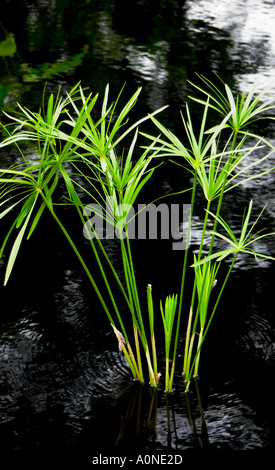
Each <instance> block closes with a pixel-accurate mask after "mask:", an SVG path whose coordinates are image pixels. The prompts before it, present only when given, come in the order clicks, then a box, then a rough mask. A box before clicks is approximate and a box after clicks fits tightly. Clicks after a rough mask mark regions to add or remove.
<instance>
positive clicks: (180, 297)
mask: <svg viewBox="0 0 275 470" xmlns="http://www.w3.org/2000/svg"><path fill="white" fill-rule="evenodd" d="M196 186H197V172H196V173H195V176H194V181H193V188H192V196H191V208H190V217H189V223H188V232H187V240H186V250H185V253H184V260H183V268H182V278H181V287H180V294H179V306H178V318H177V325H176V333H175V342H174V350H173V359H172V367H171V373H170V385H169V388H170V389H171V390H172V384H173V379H174V373H175V365H176V355H177V348H178V338H179V330H180V322H181V314H182V303H183V293H184V286H185V276H186V268H187V258H188V246H189V241H190V234H191V224H192V217H193V211H194V203H195V195H196Z"/></svg>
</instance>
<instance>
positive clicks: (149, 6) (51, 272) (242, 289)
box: [0, 0, 275, 468]
mask: <svg viewBox="0 0 275 470" xmlns="http://www.w3.org/2000/svg"><path fill="white" fill-rule="evenodd" d="M274 25H275V2H274V1H272V0H269V1H264V0H262V1H260V0H258V1H256V0H247V1H245V0H241V1H240V0H239V1H235V0H232V1H231V2H230V3H229V2H227V1H225V0H219V1H215V0H214V1H207V0H198V1H191V0H190V1H185V2H180V1H176V0H171V1H168V0H167V1H165V0H162V1H156V0H153V1H147V0H140V1H131V2H130V1H127V0H116V1H115V0H113V1H111V0H110V1H107V0H106V1H104V0H98V1H96V2H95V1H92V0H86V1H83V2H76V1H73V0H55V1H47V0H41V1H31V0H29V1H28V0H25V1H21V2H16V1H12V0H10V1H9V0H2V1H1V14H0V41H2V43H0V62H1V69H0V103H1V107H2V108H3V109H4V110H5V111H6V112H13V111H14V110H15V108H16V102H20V103H21V104H23V105H26V106H28V107H29V108H31V109H37V108H38V107H39V106H40V104H41V97H42V93H43V89H44V85H45V82H47V83H48V90H50V91H53V92H56V91H57V89H58V87H59V86H61V87H62V89H63V90H65V91H68V90H70V88H71V87H72V86H73V85H74V84H75V83H77V82H78V81H79V80H81V82H82V84H83V86H88V87H89V88H90V89H91V90H94V91H95V92H98V91H99V92H101V93H102V92H103V91H104V88H105V86H106V84H107V83H110V88H111V94H113V96H114V97H115V96H116V95H117V93H118V91H119V90H120V89H121V87H122V85H123V84H124V83H125V82H126V83H127V85H126V91H125V93H126V95H127V94H129V96H130V94H131V93H133V92H134V91H135V90H136V89H137V87H138V86H142V87H143V91H142V95H141V98H140V100H139V102H138V104H137V106H136V108H135V112H136V116H139V115H140V116H142V115H144V114H145V113H147V112H152V111H153V110H155V109H156V108H159V107H161V106H163V105H166V104H169V108H168V110H166V111H165V113H163V116H162V122H163V123H164V124H165V125H167V126H168V127H169V128H170V129H171V130H172V131H173V132H175V133H176V134H178V135H180V133H181V132H182V124H181V120H180V110H181V109H183V107H184V104H185V103H186V101H188V100H189V99H188V95H189V94H190V92H191V85H189V84H188V82H187V80H193V79H194V77H195V73H202V74H204V75H206V76H209V77H212V76H213V73H218V74H219V76H221V77H222V79H223V80H224V81H226V82H227V83H229V84H230V86H231V87H232V88H233V90H235V91H241V92H243V91H244V92H247V91H248V90H249V89H250V87H251V85H252V84H253V83H254V81H255V80H256V79H257V78H258V79H259V89H261V88H263V87H264V86H265V85H266V84H267V83H269V82H270V80H271V79H272V78H274V84H275V28H274ZM8 38H9V41H10V42H9V43H8V44H9V47H8V49H7V48H6V49H5V48H3V41H5V40H7V39H8ZM1 44H2V46H1ZM6 45H7V43H6ZM5 47H6V46H5ZM7 51H8V53H7ZM272 96H274V88H273V89H272V90H271V91H270V92H269V94H268V98H270V97H272ZM194 112H195V113H196V112H197V110H196V109H195V110H194ZM3 119H4V118H3ZM261 131H262V132H263V131H264V135H265V137H267V138H269V139H270V140H271V141H272V142H273V143H275V133H274V125H273V124H268V125H265V128H264V129H261ZM13 160H14V154H13V152H12V150H11V149H9V150H5V151H3V150H2V151H1V153H0V161H1V165H5V166H7V165H9V164H10V163H12V162H13ZM274 160H275V156H273V157H271V158H270V159H269V161H268V162H266V163H265V167H264V169H268V168H270V167H273V166H274ZM158 175H159V176H158V177H155V178H154V180H152V183H150V185H149V186H148V188H149V193H150V192H152V193H153V192H154V194H157V195H158V194H159V195H160V194H163V193H164V192H173V191H177V190H179V189H180V188H181V187H182V179H181V175H180V174H177V177H175V172H174V171H172V170H171V171H170V170H169V168H165V169H164V170H163V169H161V170H160V172H159V173H158ZM274 194H275V182H274V173H270V174H269V175H268V176H266V177H265V178H264V179H262V180H260V181H259V180H254V181H253V180H252V182H249V183H246V184H244V185H242V186H239V188H238V190H237V192H235V193H234V195H233V193H232V195H231V194H230V193H229V195H228V197H227V200H226V209H225V210H226V214H227V217H228V218H229V220H231V219H232V221H236V223H237V222H239V221H240V220H241V214H242V212H243V207H244V205H246V204H247V202H248V201H249V199H250V198H251V197H253V200H254V205H255V212H256V213H259V211H260V210H261V209H262V207H263V206H264V205H265V204H266V203H267V202H268V208H267V209H266V211H265V213H264V218H263V223H264V224H265V226H267V227H268V228H269V229H270V230H271V231H273V230H274V229H275V219H274V214H275V202H274ZM198 209H199V207H198ZM66 217H67V220H68V222H70V220H71V222H72V229H73V226H74V219H73V216H72V215H71V213H70V212H69V211H68V213H67V214H66ZM70 218H71V219H70ZM3 224H4V222H3ZM201 227H202V220H201V214H200V211H199V210H198V212H197V213H196V215H195V217H194V220H193V233H192V249H197V247H198V239H199V232H200V230H201ZM5 228H6V226H5V225H4V226H3V229H2V228H1V239H2V237H3V233H5ZM76 235H77V234H76ZM80 240H82V239H81V238H80ZM257 249H259V251H260V250H264V251H265V252H268V253H269V254H270V255H271V256H275V244H274V240H273V239H270V240H269V241H268V240H267V241H263V242H262V243H261V244H259V246H258V247H257ZM137 250H140V251H137V260H138V264H137V270H138V273H139V277H140V279H141V280H142V283H143V284H144V289H145V286H146V284H147V283H148V282H151V283H152V284H153V285H156V286H157V288H156V289H158V290H159V292H163V291H165V290H169V289H170V287H172V286H173V283H174V282H175V278H176V277H177V275H178V269H179V268H178V262H177V261H178V260H177V256H176V255H175V253H174V254H173V253H171V251H169V250H170V248H169V249H168V248H167V245H164V244H162V245H161V244H158V243H155V244H150V245H149V247H148V246H144V245H142V248H138V247H137ZM143 250H144V251H143ZM146 250H147V251H146ZM109 252H110V253H111V254H112V257H113V259H114V260H116V257H118V252H117V247H116V246H115V245H114V246H110V247H109ZM142 253H144V254H143V256H142ZM149 255H150V263H149V266H148V264H145V263H146V260H147V259H148V256H149ZM4 262H5V259H4V260H2V261H1V265H0V267H1V282H2V279H3V273H2V272H3V265H4ZM168 263H170V264H169V266H172V272H171V267H170V268H169V271H168V268H167V266H168ZM167 272H168V273H169V274H167ZM274 273H275V265H274V264H272V263H271V262H267V261H259V262H258V263H257V262H255V260H254V259H252V258H251V259H247V258H245V259H244V258H242V257H240V259H239V261H238V264H237V266H236V269H235V271H234V273H233V274H234V275H233V276H232V278H231V281H230V283H229V285H228V289H227V292H226V293H225V297H224V300H223V302H222V304H221V307H220V309H219V311H218V312H217V316H216V318H215V322H214V324H213V329H212V331H211V332H210V336H209V341H208V342H207V344H206V345H205V351H204V356H203V360H202V367H201V377H200V383H199V385H200V394H201V399H202V408H203V413H204V418H203V417H202V415H201V412H200V408H199V406H198V400H197V396H196V392H195V389H192V391H191V393H190V396H189V397H186V396H185V394H184V390H183V386H182V383H181V378H180V377H176V379H175V392H174V394H173V395H172V396H171V397H170V398H169V400H167V398H166V396H165V394H164V393H163V391H162V390H160V391H158V392H157V393H156V394H153V392H152V390H150V389H148V388H147V387H146V386H144V387H143V388H140V387H139V386H138V385H137V384H135V383H133V382H132V380H131V377H130V373H129V370H128V368H127V366H126V364H125V362H124V360H123V357H122V356H121V355H120V354H119V352H118V350H117V344H116V341H115V339H114V337H113V333H112V332H111V331H110V328H109V325H108V322H107V320H106V319H105V317H104V315H103V314H102V313H101V310H100V306H99V305H98V303H97V301H96V299H95V298H94V296H93V294H92V292H91V291H90V288H89V286H88V284H87V282H86V279H83V276H82V273H81V271H80V268H79V266H78V264H77V262H76V261H75V260H74V259H73V257H72V255H71V253H70V250H69V248H67V247H66V245H65V243H64V241H63V239H62V236H61V235H60V234H59V232H58V231H57V229H56V227H55V226H54V225H53V222H52V221H49V220H47V219H46V218H45V219H44V221H43V223H42V225H41V230H40V232H39V236H38V235H36V238H35V237H34V240H33V242H32V241H28V242H26V243H25V244H24V248H23V251H22V253H21V255H20V258H19V260H18V263H17V265H16V269H15V271H14V274H13V276H12V278H11V280H10V282H9V284H8V285H7V286H6V287H1V288H0V294H1V304H0V305H1V311H0V443H1V452H0V455H2V456H4V455H6V454H7V455H8V456H9V458H10V459H13V458H14V459H15V458H18V459H21V460H20V461H21V462H22V459H23V458H26V459H27V460H28V461H30V458H31V457H32V458H33V459H34V460H35V458H37V460H36V461H37V462H38V464H39V463H41V462H42V461H43V460H46V459H47V460H49V462H52V461H53V459H57V458H58V459H59V460H60V462H61V463H64V462H65V461H66V462H67V461H69V460H73V459H75V461H77V462H78V463H82V464H83V468H86V467H85V465H87V468H90V464H91V463H93V459H94V458H95V457H97V456H98V455H99V454H100V453H102V455H107V454H109V455H121V456H124V455H126V454H127V453H128V454H129V455H130V456H131V455H135V453H137V454H138V453H143V454H148V455H156V453H157V452H160V453H162V454H165V455H168V454H169V453H178V454H179V455H181V456H182V455H183V456H185V458H186V456H187V455H189V454H190V453H191V454H192V455H193V452H196V453H198V452H199V451H200V449H207V450H209V451H213V452H219V451H229V452H231V451H233V452H234V451H252V452H256V451H261V452H262V451H269V450H271V449H272V448H273V445H274V385H273V382H274V380H273V378H274V364H275V351H274V323H275V322H274V302H273V288H274V280H275V277H274ZM187 400H189V401H190V402H189V401H187ZM54 455H55V457H54ZM79 468H82V467H79Z"/></svg>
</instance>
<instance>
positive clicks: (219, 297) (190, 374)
mask: <svg viewBox="0 0 275 470" xmlns="http://www.w3.org/2000/svg"><path fill="white" fill-rule="evenodd" d="M238 254H239V253H236V254H235V256H234V259H233V261H232V263H231V265H230V267H229V270H228V272H227V275H226V277H225V280H224V282H223V285H222V287H221V290H220V292H219V295H218V298H217V300H216V303H215V305H214V308H213V310H212V313H211V316H210V318H209V320H208V323H207V326H206V328H205V330H204V333H203V336H202V338H201V342H200V346H199V347H198V349H197V353H196V355H195V357H194V360H193V363H192V367H191V369H190V372H189V373H188V380H189V381H190V380H191V376H192V373H193V370H194V367H195V363H196V360H197V357H198V355H199V353H200V350H201V347H202V345H203V343H204V340H205V337H206V334H207V332H208V329H209V327H210V324H211V322H212V319H213V317H214V315H215V313H216V310H217V307H218V305H219V302H220V299H221V296H222V293H223V291H224V288H225V286H226V283H227V281H228V278H229V276H230V274H231V271H232V269H233V267H234V264H235V262H236V259H237V257H238Z"/></svg>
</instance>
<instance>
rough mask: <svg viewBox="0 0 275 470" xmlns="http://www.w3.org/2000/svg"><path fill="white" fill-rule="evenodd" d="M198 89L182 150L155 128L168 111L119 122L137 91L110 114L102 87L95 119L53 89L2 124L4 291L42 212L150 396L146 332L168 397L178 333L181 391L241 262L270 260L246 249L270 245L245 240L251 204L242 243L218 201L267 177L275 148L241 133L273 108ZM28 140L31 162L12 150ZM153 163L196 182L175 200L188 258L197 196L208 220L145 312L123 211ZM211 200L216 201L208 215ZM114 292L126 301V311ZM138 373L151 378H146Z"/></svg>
mask: <svg viewBox="0 0 275 470" xmlns="http://www.w3.org/2000/svg"><path fill="white" fill-rule="evenodd" d="M202 80H203V82H204V84H205V86H206V90H205V89H204V88H201V87H200V86H198V85H194V86H195V88H196V89H198V90H199V91H200V92H202V93H203V94H204V96H205V100H204V99H199V98H195V99H194V100H195V101H196V102H198V103H199V104H200V105H201V104H202V105H203V112H202V118H201V126H200V129H199V132H198V133H197V131H196V129H194V125H193V122H192V117H191V112H190V109H189V106H188V105H187V106H186V116H184V115H183V113H182V115H181V119H182V122H183V128H184V131H185V134H186V138H187V145H186V144H185V143H183V142H182V141H181V140H180V139H178V138H177V137H176V136H175V135H174V134H173V133H172V132H171V131H170V130H169V129H167V128H166V127H164V126H163V125H162V124H161V122H160V121H159V120H158V119H157V118H156V115H157V114H159V113H160V112H161V111H163V110H164V108H165V107H164V108H161V109H158V110H156V111H154V112H153V113H151V114H150V115H149V114H148V115H147V116H145V117H143V118H141V119H139V120H138V121H136V122H134V123H133V124H131V125H129V124H128V123H129V121H128V115H129V113H130V112H131V111H132V108H133V107H134V105H135V104H136V102H137V100H138V97H139V94H140V92H141V89H140V88H139V89H138V90H137V91H136V92H135V93H134V94H133V95H132V96H131V98H130V99H129V100H128V101H126V104H124V105H123V106H122V107H120V102H121V93H122V91H121V93H119V96H118V98H117V99H116V100H115V102H114V103H112V104H109V86H108V85H107V86H106V88H105V93H104V96H103V100H102V104H101V106H100V112H99V113H98V104H99V103H98V101H99V97H98V95H93V94H92V93H89V94H86V90H84V89H83V88H82V87H81V85H80V84H77V85H76V86H75V87H74V88H73V89H72V90H71V91H70V93H66V94H65V95H64V96H62V94H61V91H60V90H59V91H58V92H57V94H56V96H55V97H54V96H53V94H51V95H50V96H49V97H48V99H46V93H44V96H43V106H42V109H41V110H40V111H39V112H34V111H31V110H28V109H27V108H23V107H22V106H20V105H19V113H18V114H16V115H14V116H10V115H7V118H8V119H9V120H10V121H11V125H12V129H11V128H10V124H9V125H7V126H5V132H6V137H5V138H4V139H3V141H2V143H1V144H0V147H1V148H4V147H6V146H8V145H14V146H16V147H17V150H18V155H19V157H20V158H18V160H17V161H16V162H15V163H14V164H13V165H12V166H11V167H10V168H3V169H0V206H1V213H0V218H1V219H2V218H3V217H5V216H8V215H10V216H11V218H12V222H11V226H10V229H9V230H8V232H7V234H6V235H5V236H4V239H3V240H2V247H1V253H0V255H1V256H2V255H3V253H5V252H6V250H7V243H8V241H9V240H11V243H12V244H11V249H10V252H9V257H8V260H7V263H6V271H5V277H4V283H5V284H6V283H7V282H8V280H9V278H10V276H11V273H12V269H13V266H14V263H15V261H16V258H17V256H18V253H19V250H20V247H21V245H22V243H23V240H24V238H26V237H27V238H30V237H31V235H32V233H33V232H34V231H35V230H38V226H39V221H40V219H41V216H42V215H43V213H44V211H45V210H47V211H48V212H49V214H50V215H51V216H52V217H53V219H54V220H55V222H56V223H57V225H58V227H59V228H60V229H61V231H62V232H63V234H64V236H65V238H66V239H67V241H68V243H69V245H70V247H71V249H72V250H73V252H74V253H75V255H76V257H77V258H78V260H79V262H80V264H81V266H82V268H83V271H84V273H85V274H86V275H87V276H88V279H89V281H90V283H91V286H92V288H93V289H94V291H95V293H96V295H97V297H98V299H99V301H100V303H101V307H102V310H103V311H104V312H105V314H106V315H107V318H108V320H109V322H110V324H111V327H112V329H113V331H114V334H115V335H116V337H117V340H118V344H119V349H120V350H121V351H122V352H123V354H124V356H125V358H126V361H127V363H128V365H129V368H130V370H131V373H132V375H133V377H134V378H135V379H137V380H139V381H140V382H144V381H145V380H149V382H150V384H151V385H152V386H153V387H157V386H159V381H160V376H161V371H160V370H159V362H158V354H159V351H160V350H162V347H161V345H159V342H160V338H159V336H158V335H157V331H156V329H155V320H156V318H157V317H159V318H160V319H161V321H162V325H163V331H164V347H163V349H164V351H165V383H164V387H165V390H166V391H167V392H171V391H172V389H173V383H174V373H175V366H176V360H177V355H178V352H179V347H180V346H179V335H180V334H182V335H184V336H185V351H184V353H183V357H184V360H183V370H182V373H183V377H184V379H185V388H186V390H188V389H189V386H190V383H191V380H192V376H193V375H195V376H197V375H198V371H199V362H200V357H201V348H202V345H203V342H204V340H205V336H206V334H207V332H208V329H209V327H210V324H211V322H212V320H213V317H214V314H215V312H216V310H217V308H218V305H219V301H220V298H221V296H222V293H223V291H224V288H225V286H226V283H227V280H228V278H229V275H230V274H231V272H232V270H233V267H234V264H235V261H236V259H237V256H238V254H239V253H245V254H253V255H254V256H255V257H257V256H263V257H266V258H269V259H272V257H270V256H269V255H268V254H262V253H256V252H255V251H254V250H253V248H252V244H253V242H255V241H257V240H259V239H261V238H263V237H265V236H269V235H271V234H270V233H262V232H261V231H258V232H257V231H256V233H254V228H255V225H256V223H257V222H258V220H259V218H260V216H261V213H260V215H259V216H258V217H257V218H256V220H255V222H254V223H253V224H252V226H251V227H250V225H251V222H250V219H251V216H252V201H251V202H250V203H249V206H248V211H247V214H246V215H245V217H244V221H243V225H242V227H241V228H240V235H239V236H238V235H237V234H234V233H233V231H232V229H231V228H230V226H229V225H228V223H227V222H226V221H225V220H223V219H222V217H221V215H220V213H221V207H222V203H223V198H224V195H225V194H226V192H228V191H231V190H234V188H235V187H236V186H238V185H240V184H242V183H243V182H244V181H247V180H250V179H252V178H255V177H260V176H263V175H264V174H265V173H266V172H267V171H271V170H272V168H270V169H269V170H267V171H262V170H261V169H260V166H261V163H262V162H263V161H264V160H266V159H268V157H269V156H270V155H271V154H272V153H273V152H274V150H275V149H274V148H273V146H272V145H271V144H270V143H269V142H267V141H266V140H265V139H264V138H263V137H262V136H258V135H256V134H255V133H251V132H249V131H248V130H246V126H248V125H250V124H251V121H254V120H255V119H258V118H259V117H262V113H264V117H265V118H268V116H265V112H266V111H269V110H272V109H274V107H275V105H274V100H268V101H267V102H266V103H262V102H261V101H262V99H263V97H264V95H265V91H266V90H265V91H263V92H262V93H260V95H259V96H257V97H256V98H254V89H252V91H251V92H250V93H249V94H248V95H247V96H246V95H244V94H243V95H242V96H241V97H238V96H237V97H236V98H234V96H233V93H232V91H231V90H230V88H229V87H228V86H227V85H225V91H224V92H221V91H220V90H219V89H218V88H217V87H215V86H214V85H213V84H212V83H211V82H210V81H209V80H207V79H205V78H204V77H202ZM119 108H120V109H119ZM209 110H211V111H213V110H214V111H216V112H218V113H217V123H216V125H215V126H214V127H213V126H212V128H210V129H207V122H208V115H209ZM220 116H221V118H220V119H218V118H219V117H220ZM271 118H272V116H271ZM147 120H150V121H151V122H153V124H154V125H155V127H156V129H157V132H158V135H156V136H153V135H151V134H148V133H146V132H144V130H143V131H142V132H141V131H140V127H141V126H142V127H143V126H144V125H145V123H146V121H147ZM139 133H142V134H143V138H145V139H147V140H148V142H149V143H148V145H143V147H141V148H137V142H138V139H139ZM197 135H198V137H197ZM26 142H27V143H28V142H29V143H32V145H35V146H36V152H35V156H33V155H32V157H29V156H28V154H27V153H24V150H22V149H21V143H26ZM124 146H125V147H124ZM259 149H261V152H263V151H264V152H265V153H264V155H263V156H261V157H260V158H258V159H256V160H251V158H250V157H251V155H252V154H254V153H256V154H257V152H258V151H259ZM160 158H161V159H163V158H165V159H167V158H168V159H169V160H170V161H171V162H172V163H173V164H177V165H180V166H182V167H184V168H185V170H186V171H188V172H189V173H190V174H191V175H192V177H193V185H192V187H191V188H189V187H188V188H186V187H184V188H182V192H186V191H189V190H190V192H191V196H190V206H191V210H190V216H189V220H188V229H187V237H186V238H187V240H186V248H187V247H188V246H189V242H190V239H191V227H192V218H193V215H194V211H195V200H196V197H197V193H198V190H199V189H200V188H201V190H202V193H203V197H204V199H205V218H204V222H203V229H202V235H201V241H200V245H199V249H198V252H197V253H194V257H193V264H192V265H191V266H189V264H190V263H188V253H189V252H190V249H186V250H185V251H184V254H183V260H182V275H181V279H180V280H179V282H178V285H176V286H175V291H174V292H173V293H171V294H170V295H168V296H167V297H166V298H165V299H158V302H157V303H156V302H155V299H154V295H153V293H154V290H153V289H152V286H151V285H148V286H147V295H146V296H145V297H146V302H147V309H144V307H143V305H144V302H143V295H144V293H145V289H144V288H143V287H141V288H140V286H139V284H138V282H137V277H136V269H135V265H134V258H133V252H132V244H131V230H132V226H131V222H132V220H133V218H134V217H135V212H134V211H133V210H132V208H133V206H134V204H135V203H136V200H137V198H138V196H139V194H140V192H141V191H142V190H143V188H144V186H145V185H146V183H147V182H148V181H149V180H150V178H151V177H152V175H153V173H154V172H155V170H156V168H157V167H158V166H159V164H160V163H161V161H162V160H159V159H160ZM257 166H258V167H259V170H258V171H257V172H253V174H251V169H252V168H253V169H254V167H257ZM57 187H58V188H59V189H60V190H62V191H63V199H62V202H60V200H59V199H58V198H57V197H56V189H57ZM154 199H156V198H154ZM87 201H88V202H89V203H88V204H87ZM213 201H215V202H216V204H215V205H214V206H213ZM148 204H149V202H148ZM60 205H61V206H62V205H70V206H73V208H74V209H75V210H76V213H77V215H78V217H79V221H80V223H81V225H80V226H81V227H82V229H83V233H84V236H85V238H86V239H87V240H88V242H89V245H90V248H91V250H92V253H93V255H94V258H95V261H96V263H97V266H98V268H99V272H100V275H101V280H100V281H98V277H97V275H95V272H94V269H93V264H91V263H90V262H88V260H87V259H85V255H83V253H82V248H81V246H78V245H77V243H76V241H75V240H74V239H73V236H72V234H71V233H70V229H69V228H68V227H67V226H66V223H65V222H64V221H63V220H62V218H61V216H60V211H59V210H58V209H59V206H60ZM213 207H214V208H213ZM215 208H216V209H215ZM91 213H94V214H95V216H94V217H97V218H99V219H101V220H102V221H104V222H105V223H106V226H107V227H108V230H111V231H112V233H116V235H117V238H118V239H119V245H120V252H121V260H122V272H121V270H120V269H118V268H117V266H116V265H115V264H114V263H113V262H112V259H111V258H110V256H109V255H108V251H107V250H106V247H105V244H104V241H102V238H103V236H104V233H103V232H104V231H101V229H100V233H99V231H98V230H97V227H96V226H95V225H94V224H93V220H94V217H93V218H92V219H91V218H90V217H89V216H90V215H91ZM97 220H98V219H97ZM210 221H211V224H210V225H211V232H210V234H211V241H210V244H209V246H206V236H205V235H206V233H207V232H208V231H209V222H210ZM218 227H220V228H221V229H222V230H223V232H222V231H219V230H218ZM105 235H106V234H105ZM219 239H222V240H223V241H224V242H226V243H227V244H228V248H226V249H224V250H222V251H221V250H216V240H219ZM205 252H206V254H204V255H203V253H205ZM229 256H231V257H232V262H231V264H230V267H229V270H228V272H227V274H226V276H225V278H224V280H223V282H222V283H218V285H217V286H216V277H217V276H218V273H220V265H221V263H222V262H223V261H224V260H225V258H227V257H229ZM187 274H188V279H190V276H191V277H192V279H193V284H192V285H193V287H192V289H191V291H190V292H189V293H188V294H187V293H186V277H187ZM110 281H112V282H110ZM113 281H114V282H115V285H116V287H115V288H114V287H113V285H114V284H113ZM219 286H221V287H219ZM103 287H104V289H103ZM117 287H118V288H119V289H117ZM117 291H119V292H120V294H119V295H120V298H121V296H122V298H123V302H124V306H123V308H121V306H120V298H119V299H118V298H117ZM156 305H157V306H158V308H157V309H156ZM125 306H126V308H125ZM186 309H187V310H188V312H189V316H188V315H187V318H185V317H184V315H183V314H184V312H185V311H186ZM144 364H146V368H147V371H148V375H147V378H146V377H145V374H144Z"/></svg>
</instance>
